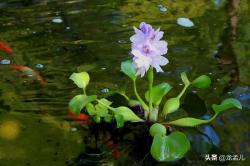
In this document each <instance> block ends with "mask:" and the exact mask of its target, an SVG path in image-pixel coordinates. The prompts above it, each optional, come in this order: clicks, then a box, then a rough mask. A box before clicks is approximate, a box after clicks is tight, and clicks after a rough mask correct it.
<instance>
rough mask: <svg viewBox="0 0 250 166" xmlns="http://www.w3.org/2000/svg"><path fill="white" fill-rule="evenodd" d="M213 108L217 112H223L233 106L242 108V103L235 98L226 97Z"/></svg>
mask: <svg viewBox="0 0 250 166" xmlns="http://www.w3.org/2000/svg"><path fill="white" fill-rule="evenodd" d="M212 108H213V110H214V112H215V113H217V114H218V113H221V112H223V111H225V110H228V109H232V108H238V109H242V105H241V103H240V102H239V101H238V100H236V99H233V98H229V99H225V100H224V101H223V102H222V103H221V104H220V105H217V104H213V105H212Z"/></svg>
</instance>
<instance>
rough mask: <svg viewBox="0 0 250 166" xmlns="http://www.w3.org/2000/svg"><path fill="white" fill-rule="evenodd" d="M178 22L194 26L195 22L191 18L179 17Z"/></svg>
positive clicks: (186, 25)
mask: <svg viewBox="0 0 250 166" xmlns="http://www.w3.org/2000/svg"><path fill="white" fill-rule="evenodd" d="M177 24H178V25H180V26H183V27H192V26H194V23H193V22H192V21H191V20H190V19H189V18H184V17H181V18H178V19H177Z"/></svg>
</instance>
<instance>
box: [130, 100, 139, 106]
mask: <svg viewBox="0 0 250 166" xmlns="http://www.w3.org/2000/svg"><path fill="white" fill-rule="evenodd" d="M128 105H129V106H130V107H134V106H137V105H141V103H140V102H139V101H138V100H129V101H128Z"/></svg>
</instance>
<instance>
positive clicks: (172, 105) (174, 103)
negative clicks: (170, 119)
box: [163, 97, 180, 116]
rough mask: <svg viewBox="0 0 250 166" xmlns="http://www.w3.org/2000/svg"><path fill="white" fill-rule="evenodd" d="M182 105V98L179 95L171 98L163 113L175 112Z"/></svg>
mask: <svg viewBox="0 0 250 166" xmlns="http://www.w3.org/2000/svg"><path fill="white" fill-rule="evenodd" d="M179 107H180V99H179V98H178V97H175V98H170V99H168V100H167V102H166V103H165V105H164V107H163V115H165V116H166V115H167V114H169V113H172V112H175V111H177V110H178V109H179Z"/></svg>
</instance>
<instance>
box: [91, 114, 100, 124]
mask: <svg viewBox="0 0 250 166" xmlns="http://www.w3.org/2000/svg"><path fill="white" fill-rule="evenodd" d="M93 119H94V121H95V122H96V123H100V122H101V117H100V116H98V115H96V116H94V117H93Z"/></svg>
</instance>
